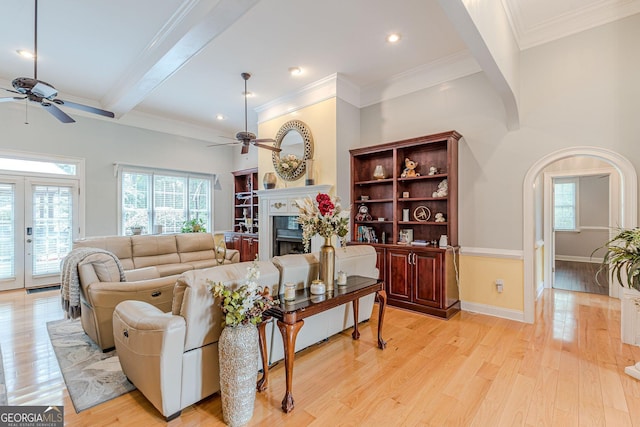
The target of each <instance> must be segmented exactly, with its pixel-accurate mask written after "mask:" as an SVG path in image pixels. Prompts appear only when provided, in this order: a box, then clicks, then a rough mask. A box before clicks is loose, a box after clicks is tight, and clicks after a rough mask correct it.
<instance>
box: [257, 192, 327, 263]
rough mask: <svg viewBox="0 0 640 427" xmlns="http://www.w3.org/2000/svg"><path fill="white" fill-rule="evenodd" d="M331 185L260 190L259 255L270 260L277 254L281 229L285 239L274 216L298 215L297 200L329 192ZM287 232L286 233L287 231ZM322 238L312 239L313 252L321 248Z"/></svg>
mask: <svg viewBox="0 0 640 427" xmlns="http://www.w3.org/2000/svg"><path fill="white" fill-rule="evenodd" d="M331 187H332V186H331V185H326V184H325V185H308V186H304V187H292V188H277V189H273V190H258V191H257V194H258V204H259V205H258V217H259V218H260V229H259V230H258V237H259V242H260V246H259V250H258V255H259V257H260V259H261V260H269V259H271V258H272V257H273V256H275V250H274V248H277V245H278V241H277V240H276V237H277V236H276V232H277V230H278V229H280V230H281V236H280V239H281V241H283V242H284V241H285V240H284V239H285V237H284V236H282V234H283V233H282V230H283V229H282V228H279V227H276V224H277V223H278V222H277V221H274V217H294V216H295V217H297V216H298V205H297V204H296V200H299V199H304V198H305V197H311V198H313V197H315V196H316V195H317V194H318V193H329V191H330V190H331ZM285 234H286V233H285ZM321 245H322V239H320V238H318V236H316V237H314V238H313V239H312V240H311V252H316V251H318V250H320V246H321Z"/></svg>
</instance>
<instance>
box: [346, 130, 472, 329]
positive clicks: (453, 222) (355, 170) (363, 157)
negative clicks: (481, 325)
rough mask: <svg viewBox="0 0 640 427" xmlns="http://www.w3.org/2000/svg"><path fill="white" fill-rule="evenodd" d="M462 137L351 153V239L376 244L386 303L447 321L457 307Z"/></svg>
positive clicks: (411, 141) (414, 140) (448, 136)
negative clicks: (459, 184)
mask: <svg viewBox="0 0 640 427" xmlns="http://www.w3.org/2000/svg"><path fill="white" fill-rule="evenodd" d="M460 138H461V135H460V134H458V133H457V132H455V131H451V132H445V133H440V134H435V135H427V136H422V137H418V138H411V139H407V140H403V141H396V142H391V143H387V144H381V145H376V146H371V147H363V148H357V149H353V150H350V152H351V206H352V214H351V220H352V221H351V223H352V227H353V228H352V230H351V231H352V243H351V244H361V243H367V244H372V245H373V246H374V247H375V248H376V251H377V253H378V268H379V269H380V274H381V276H382V277H381V278H382V279H383V280H384V281H385V286H386V291H387V295H388V302H389V304H390V305H395V306H398V307H403V308H407V309H411V310H415V311H420V312H423V313H427V314H432V315H436V316H440V317H444V318H449V317H451V316H452V315H454V314H455V313H456V312H458V311H459V310H460V301H459V293H458V278H457V265H456V264H457V261H458V260H457V256H458V254H457V249H458V248H457V245H458V141H459V139H460ZM415 164H417V166H416V167H415V168H414V169H411V167H409V168H408V169H406V168H407V165H410V166H414V165H415ZM413 172H415V173H413ZM445 187H446V192H445V191H443V188H445ZM442 236H446V245H443V247H441V245H440V243H441V241H442V242H444V240H445V239H443V238H442Z"/></svg>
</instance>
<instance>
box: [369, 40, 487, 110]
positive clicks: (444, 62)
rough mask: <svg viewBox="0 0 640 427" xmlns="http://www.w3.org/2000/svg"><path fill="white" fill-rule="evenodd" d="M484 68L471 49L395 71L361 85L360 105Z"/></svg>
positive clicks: (406, 92)
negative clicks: (368, 83) (397, 72)
mask: <svg viewBox="0 0 640 427" xmlns="http://www.w3.org/2000/svg"><path fill="white" fill-rule="evenodd" d="M480 71H482V69H481V68H480V65H478V63H477V62H476V60H475V59H474V58H473V56H472V55H471V52H469V51H468V50H463V51H460V52H456V53H454V54H452V55H449V56H446V57H444V58H440V59H437V60H435V61H432V62H429V63H427V64H423V65H420V66H418V67H415V68H412V69H411V70H407V71H405V72H403V73H400V74H396V75H395V76H392V77H391V78H389V79H386V80H383V81H380V82H376V83H373V84H370V85H367V86H364V87H363V88H362V91H361V94H360V100H361V103H360V106H359V107H360V108H362V107H367V106H369V105H373V104H377V103H379V102H382V101H385V100H388V99H392V98H397V97H399V96H403V95H407V94H409V93H412V92H416V91H418V90H422V89H427V88H430V87H433V86H437V85H439V84H442V83H444V82H448V81H451V80H455V79H458V78H461V77H465V76H468V75H471V74H475V73H478V72H480Z"/></svg>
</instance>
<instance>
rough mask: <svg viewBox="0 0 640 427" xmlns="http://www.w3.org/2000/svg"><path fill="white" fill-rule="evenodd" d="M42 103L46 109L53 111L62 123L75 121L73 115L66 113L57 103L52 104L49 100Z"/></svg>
mask: <svg viewBox="0 0 640 427" xmlns="http://www.w3.org/2000/svg"><path fill="white" fill-rule="evenodd" d="M41 105H42V106H43V107H44V109H45V110H46V111H48V112H49V113H51V115H52V116H53V117H55V118H56V119H58V120H60V121H61V122H62V123H75V120H73V119H72V118H71V116H69V115H68V114H67V113H65V112H64V111H62V110H61V109H59V108H58V107H56V106H55V105H53V104H50V103H48V102H43V103H42V104H41Z"/></svg>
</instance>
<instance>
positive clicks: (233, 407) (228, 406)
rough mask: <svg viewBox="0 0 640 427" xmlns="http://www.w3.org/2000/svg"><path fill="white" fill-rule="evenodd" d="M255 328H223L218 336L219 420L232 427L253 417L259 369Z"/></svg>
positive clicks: (243, 326) (256, 330) (250, 325)
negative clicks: (220, 404) (220, 417)
mask: <svg viewBox="0 0 640 427" xmlns="http://www.w3.org/2000/svg"><path fill="white" fill-rule="evenodd" d="M258 351H259V348H258V328H257V327H256V326H255V325H253V324H251V323H248V324H244V325H242V324H241V325H238V326H226V327H225V328H223V329H222V332H221V333H220V338H219V341H218V355H219V359H220V395H221V397H222V416H223V418H224V422H225V423H226V424H227V425H229V426H231V427H236V426H243V425H245V424H247V423H248V422H249V421H250V420H251V417H252V416H253V407H254V404H255V400H256V376H257V366H258Z"/></svg>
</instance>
